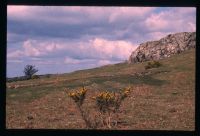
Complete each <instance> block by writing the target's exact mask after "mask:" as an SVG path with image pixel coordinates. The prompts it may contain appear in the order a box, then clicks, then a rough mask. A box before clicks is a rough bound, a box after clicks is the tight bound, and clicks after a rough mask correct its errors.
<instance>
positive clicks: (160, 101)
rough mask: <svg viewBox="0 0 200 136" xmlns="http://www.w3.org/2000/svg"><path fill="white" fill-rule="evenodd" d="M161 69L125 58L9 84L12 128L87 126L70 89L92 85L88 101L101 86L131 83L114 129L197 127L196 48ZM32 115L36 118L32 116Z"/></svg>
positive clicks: (8, 110)
mask: <svg viewBox="0 0 200 136" xmlns="http://www.w3.org/2000/svg"><path fill="white" fill-rule="evenodd" d="M160 63H161V64H162V66H161V67H159V68H153V69H148V70H145V68H144V67H145V65H146V64H147V62H144V63H138V64H127V63H120V64H115V65H107V66H103V67H99V68H94V69H88V70H81V71H76V72H73V73H68V74H62V75H52V76H51V77H50V78H41V79H32V80H27V81H17V82H11V83H7V86H8V87H9V86H17V87H16V89H11V88H10V89H9V88H7V94H6V127H7V128H49V129H51V128H55V129H80V128H81V129H84V128H85V124H84V122H83V120H82V119H81V116H80V114H79V113H78V112H77V110H76V107H75V105H74V104H73V101H72V100H71V99H70V98H69V97H68V96H67V94H66V92H64V88H67V89H76V88H78V87H81V86H82V85H84V86H85V87H86V88H87V89H89V91H88V94H87V97H86V105H85V106H88V107H92V106H93V102H92V100H91V99H90V97H91V96H94V95H95V94H96V93H97V92H99V91H101V90H108V91H117V90H119V89H122V88H124V87H126V86H128V85H130V86H132V87H133V90H132V91H131V96H130V97H129V98H127V99H126V100H125V101H124V103H123V104H122V108H121V111H122V112H121V114H120V118H119V120H121V124H120V125H119V126H118V127H117V128H113V129H131V130H194V128H195V50H194V49H192V50H189V51H186V52H184V53H181V54H178V55H174V56H172V57H170V58H167V59H163V60H160ZM30 116H31V119H30V118H29V117H30Z"/></svg>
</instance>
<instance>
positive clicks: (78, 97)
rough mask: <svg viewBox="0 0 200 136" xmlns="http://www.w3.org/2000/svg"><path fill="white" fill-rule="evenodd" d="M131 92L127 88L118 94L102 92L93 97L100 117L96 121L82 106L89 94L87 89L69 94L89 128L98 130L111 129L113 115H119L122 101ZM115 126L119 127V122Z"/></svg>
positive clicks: (83, 88)
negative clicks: (101, 128) (101, 127)
mask: <svg viewBox="0 0 200 136" xmlns="http://www.w3.org/2000/svg"><path fill="white" fill-rule="evenodd" d="M130 91H131V88H130V87H128V88H125V89H123V90H122V91H119V92H118V93H112V92H108V91H102V92H101V93H99V94H98V95H97V96H95V97H92V98H93V100H95V107H96V109H97V110H98V112H99V116H97V117H96V118H95V119H94V120H92V119H91V116H90V115H89V113H88V112H86V111H85V108H83V106H82V105H83V103H84V100H85V97H86V93H87V89H85V87H82V88H81V89H79V90H76V91H73V92H69V93H68V96H69V97H70V98H72V99H73V101H74V102H75V104H76V105H77V107H78V109H79V111H80V113H81V116H82V119H83V120H84V121H85V123H86V126H87V127H88V128H97V127H98V126H103V127H108V128H111V127H112V125H111V116H112V115H113V114H117V111H118V110H119V108H120V105H121V103H122V101H123V100H124V99H125V98H127V97H128V95H129V93H130ZM99 119H101V121H99ZM115 125H117V122H115Z"/></svg>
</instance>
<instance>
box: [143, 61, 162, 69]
mask: <svg viewBox="0 0 200 136" xmlns="http://www.w3.org/2000/svg"><path fill="white" fill-rule="evenodd" d="M160 66H162V64H161V63H160V62H159V61H155V60H154V61H150V62H148V63H147V65H146V66H145V69H151V68H158V67H160Z"/></svg>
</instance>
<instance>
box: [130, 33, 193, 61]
mask: <svg viewBox="0 0 200 136" xmlns="http://www.w3.org/2000/svg"><path fill="white" fill-rule="evenodd" d="M195 47H196V32H181V33H175V34H169V35H167V36H166V37H164V38H161V39H160V40H158V41H148V42H145V43H141V44H140V45H139V46H138V48H136V50H135V51H133V52H132V53H131V55H130V57H129V60H128V63H138V62H144V61H148V60H159V59H163V58H167V57H170V56H172V55H174V54H179V53H181V52H183V51H185V50H189V49H192V48H195Z"/></svg>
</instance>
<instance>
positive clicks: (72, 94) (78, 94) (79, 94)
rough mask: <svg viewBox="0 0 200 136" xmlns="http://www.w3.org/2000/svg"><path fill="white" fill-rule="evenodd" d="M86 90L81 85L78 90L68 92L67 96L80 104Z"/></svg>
mask: <svg viewBox="0 0 200 136" xmlns="http://www.w3.org/2000/svg"><path fill="white" fill-rule="evenodd" d="M86 92H87V90H86V89H85V88H84V87H82V88H81V89H80V90H78V91H76V92H70V93H68V96H69V97H71V98H72V99H73V100H74V101H75V102H76V103H79V104H80V105H82V103H83V100H84V99H85V94H86Z"/></svg>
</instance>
